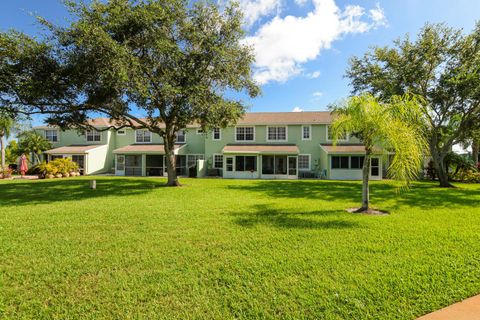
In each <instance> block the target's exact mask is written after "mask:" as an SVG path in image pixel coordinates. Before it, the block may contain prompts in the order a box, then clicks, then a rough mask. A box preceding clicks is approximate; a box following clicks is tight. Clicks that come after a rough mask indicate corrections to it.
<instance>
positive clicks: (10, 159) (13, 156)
mask: <svg viewBox="0 0 480 320" xmlns="http://www.w3.org/2000/svg"><path fill="white" fill-rule="evenodd" d="M20 155H21V153H20V150H19V148H18V143H17V141H15V140H12V141H10V142H9V144H8V146H7V147H6V148H5V161H6V163H8V164H11V163H17V159H18V157H20Z"/></svg>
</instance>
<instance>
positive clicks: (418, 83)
mask: <svg viewBox="0 0 480 320" xmlns="http://www.w3.org/2000/svg"><path fill="white" fill-rule="evenodd" d="M347 76H348V77H349V78H350V81H351V84H352V86H353V88H354V92H355V93H359V92H371V93H372V94H374V95H375V96H378V97H380V98H381V99H384V100H388V99H390V97H392V96H394V95H403V94H405V93H412V94H415V95H417V96H420V97H422V101H423V102H422V105H423V114H424V117H425V118H426V119H427V120H428V126H429V144H430V150H431V154H432V157H433V159H434V161H435V165H436V169H437V171H439V177H440V180H441V183H442V185H443V186H446V185H448V180H447V181H443V180H445V179H446V172H447V171H446V170H447V169H446V167H445V166H444V157H445V156H446V154H447V153H448V152H449V151H450V150H451V147H452V145H453V144H456V143H458V142H461V141H462V140H464V139H465V134H466V133H467V132H469V130H470V128H471V127H472V126H475V124H476V125H478V123H479V122H478V119H479V117H480V23H479V24H477V26H476V28H475V29H474V30H473V32H472V33H471V34H467V35H464V34H462V31H461V30H455V29H452V28H449V27H447V26H446V25H444V24H433V25H431V24H427V25H425V27H424V28H423V29H422V30H420V32H419V34H418V36H417V38H416V40H414V41H412V40H411V39H410V38H409V37H408V36H406V37H404V38H403V39H398V40H396V41H395V42H394V45H393V46H392V47H374V48H372V49H371V50H370V51H369V52H368V53H366V54H365V55H364V56H363V57H354V58H353V59H351V61H350V68H349V69H348V71H347Z"/></svg>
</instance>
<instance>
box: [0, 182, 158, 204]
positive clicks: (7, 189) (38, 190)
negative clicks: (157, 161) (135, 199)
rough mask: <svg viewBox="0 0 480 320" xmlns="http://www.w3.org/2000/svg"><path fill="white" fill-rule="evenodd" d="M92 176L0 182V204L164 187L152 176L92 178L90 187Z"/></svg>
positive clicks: (143, 192)
mask: <svg viewBox="0 0 480 320" xmlns="http://www.w3.org/2000/svg"><path fill="white" fill-rule="evenodd" d="M90 180H92V179H72V178H66V179H55V180H36V181H21V182H14V183H2V184H0V207H1V206H21V205H31V204H43V203H53V202H60V201H74V200H83V199H88V198H100V197H108V196H130V195H136V194H142V195H144V194H145V193H146V192H150V191H153V190H154V189H156V188H160V187H165V182H164V181H161V180H160V181H158V180H153V179H128V178H111V177H109V178H108V179H102V178H95V180H96V181H97V188H96V189H95V190H92V189H90Z"/></svg>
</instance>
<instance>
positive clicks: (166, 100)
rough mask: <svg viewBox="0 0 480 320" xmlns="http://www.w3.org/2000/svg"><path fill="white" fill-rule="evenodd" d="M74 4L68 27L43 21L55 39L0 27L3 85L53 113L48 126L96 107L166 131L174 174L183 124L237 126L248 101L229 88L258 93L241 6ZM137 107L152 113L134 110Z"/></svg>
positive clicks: (122, 1)
mask: <svg viewBox="0 0 480 320" xmlns="http://www.w3.org/2000/svg"><path fill="white" fill-rule="evenodd" d="M67 6H68V7H69V9H70V11H71V13H72V15H73V16H74V19H73V20H72V21H73V22H72V23H71V24H70V25H69V26H68V27H59V26H55V25H53V24H51V23H48V22H46V20H44V19H41V20H40V22H41V23H42V24H44V26H45V27H46V28H47V29H48V30H49V31H50V34H48V35H47V36H46V37H45V38H48V39H49V42H48V43H38V42H36V41H34V40H32V39H30V38H28V37H26V36H24V35H22V34H19V33H4V34H0V35H1V37H0V39H3V44H2V43H0V50H2V48H3V49H4V50H5V52H6V53H7V54H6V57H7V58H5V59H4V60H3V62H4V65H3V66H2V65H1V63H0V92H2V91H5V92H6V93H5V95H6V96H8V97H9V98H10V100H11V101H10V104H11V105H14V106H22V107H23V109H26V110H27V112H45V113H50V117H49V119H48V121H49V122H50V123H51V124H56V125H59V126H61V127H77V128H78V127H85V126H86V125H85V123H86V120H87V118H88V116H89V115H91V114H92V113H93V112H95V114H98V113H100V114H104V115H106V116H108V117H110V118H112V119H114V120H117V122H116V124H117V125H121V126H129V127H138V128H147V129H149V130H150V131H152V132H155V133H158V134H160V135H161V136H162V137H163V139H164V141H165V150H166V154H167V155H168V156H169V157H167V158H168V161H167V166H168V167H169V168H170V169H172V170H168V171H169V173H170V174H175V170H174V168H175V165H174V163H171V161H170V159H173V160H172V161H174V156H173V144H174V141H175V134H176V132H177V131H178V130H181V129H184V128H185V127H186V126H187V125H188V124H190V123H192V122H198V123H199V124H201V125H202V126H203V127H204V128H207V127H224V126H226V125H228V124H230V123H235V122H236V121H237V119H239V118H240V117H241V116H242V114H243V113H244V112H245V110H246V105H245V104H244V102H243V101H242V100H241V99H235V98H232V97H231V95H230V96H228V95H226V92H230V91H237V92H243V93H246V94H247V95H248V96H250V97H255V96H257V95H258V94H259V87H258V86H257V84H256V83H255V82H254V81H253V78H252V72H251V65H252V63H253V61H254V55H253V51H252V48H250V47H248V46H246V45H244V44H242V39H243V38H244V36H245V33H244V31H243V29H242V13H241V11H240V10H239V6H238V4H236V3H228V4H226V5H225V6H222V8H219V7H218V5H217V4H215V3H214V2H212V1H197V2H194V3H193V4H189V3H188V2H186V1H183V0H152V1H129V0H116V1H107V2H100V1H93V2H91V3H88V4H86V3H84V2H82V3H80V4H78V3H76V2H73V1H68V2H67ZM37 60H38V61H40V63H38V64H37V63H36V64H34V65H32V62H33V61H35V62H36V61H37ZM0 62H2V61H0ZM40 75H42V76H43V77H40ZM2 79H4V80H2ZM39 79H42V81H38V80H39ZM2 82H3V83H4V84H5V87H6V88H7V89H4V90H2V85H1V83H2ZM7 83H13V84H14V85H7ZM12 88H13V89H12ZM24 88H28V89H29V90H24ZM17 97H20V98H17ZM132 106H136V107H137V108H138V109H139V110H140V112H141V113H143V114H144V115H145V116H146V119H143V118H140V117H136V116H135V115H134V113H133V112H132V111H133V109H132V108H131V107H132ZM135 114H136V112H135ZM159 123H163V124H165V126H159ZM171 178H172V177H171ZM173 178H174V180H176V177H173Z"/></svg>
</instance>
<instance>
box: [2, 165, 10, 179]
mask: <svg viewBox="0 0 480 320" xmlns="http://www.w3.org/2000/svg"><path fill="white" fill-rule="evenodd" d="M12 172H13V170H12V169H11V168H10V167H9V166H2V165H0V179H7V178H10V177H11V176H12Z"/></svg>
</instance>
